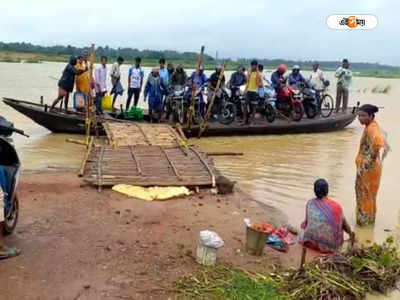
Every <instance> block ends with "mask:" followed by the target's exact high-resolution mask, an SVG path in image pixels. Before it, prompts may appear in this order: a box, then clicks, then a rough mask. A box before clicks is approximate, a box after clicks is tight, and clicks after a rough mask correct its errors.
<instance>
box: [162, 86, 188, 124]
mask: <svg viewBox="0 0 400 300" xmlns="http://www.w3.org/2000/svg"><path fill="white" fill-rule="evenodd" d="M184 97H185V86H182V85H177V86H174V88H173V89H171V90H170V91H169V94H168V96H167V98H166V100H165V109H166V115H167V119H168V117H169V116H170V115H172V120H173V121H174V122H179V123H182V124H183V122H184V115H183V105H184V104H183V100H184Z"/></svg>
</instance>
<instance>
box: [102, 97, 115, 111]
mask: <svg viewBox="0 0 400 300" xmlns="http://www.w3.org/2000/svg"><path fill="white" fill-rule="evenodd" d="M101 109H102V110H112V97H111V96H110V95H105V96H104V97H103V98H101Z"/></svg>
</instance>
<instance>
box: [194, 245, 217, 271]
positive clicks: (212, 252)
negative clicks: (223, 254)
mask: <svg viewBox="0 0 400 300" xmlns="http://www.w3.org/2000/svg"><path fill="white" fill-rule="evenodd" d="M217 251H218V249H215V248H211V247H207V246H204V245H202V244H201V243H199V244H198V245H197V255H196V261H197V262H198V263H199V264H202V265H205V266H212V265H215V263H216V262H217Z"/></svg>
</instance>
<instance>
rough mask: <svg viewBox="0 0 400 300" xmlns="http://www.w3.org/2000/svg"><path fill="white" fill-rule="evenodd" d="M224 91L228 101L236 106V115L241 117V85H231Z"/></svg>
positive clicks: (242, 95) (242, 100) (242, 96)
mask: <svg viewBox="0 0 400 300" xmlns="http://www.w3.org/2000/svg"><path fill="white" fill-rule="evenodd" d="M226 93H227V94H228V96H229V102H231V103H233V104H234V105H235V107H236V116H237V117H239V118H243V112H242V105H243V103H244V97H245V96H244V92H243V91H242V89H241V87H231V88H230V89H226Z"/></svg>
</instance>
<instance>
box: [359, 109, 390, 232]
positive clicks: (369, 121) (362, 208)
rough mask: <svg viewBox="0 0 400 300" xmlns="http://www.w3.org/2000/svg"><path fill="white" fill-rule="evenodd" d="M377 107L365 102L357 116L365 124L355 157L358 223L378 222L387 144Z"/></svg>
mask: <svg viewBox="0 0 400 300" xmlns="http://www.w3.org/2000/svg"><path fill="white" fill-rule="evenodd" d="M377 112H378V107H376V106H374V105H371V104H365V105H362V106H361V107H360V109H359V113H358V119H359V121H360V123H361V124H362V125H365V129H364V133H363V135H362V138H361V142H360V149H359V152H358V155H357V158H356V167H357V178H356V186H355V189H356V198H357V205H356V217H357V224H358V225H359V226H365V225H371V224H374V223H375V214H376V195H377V193H378V189H379V183H380V179H381V173H382V162H383V159H384V158H385V156H386V153H387V150H388V146H387V143H386V141H385V137H384V135H383V133H382V131H381V129H380V127H379V125H378V123H377V122H376V121H375V113H377Z"/></svg>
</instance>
